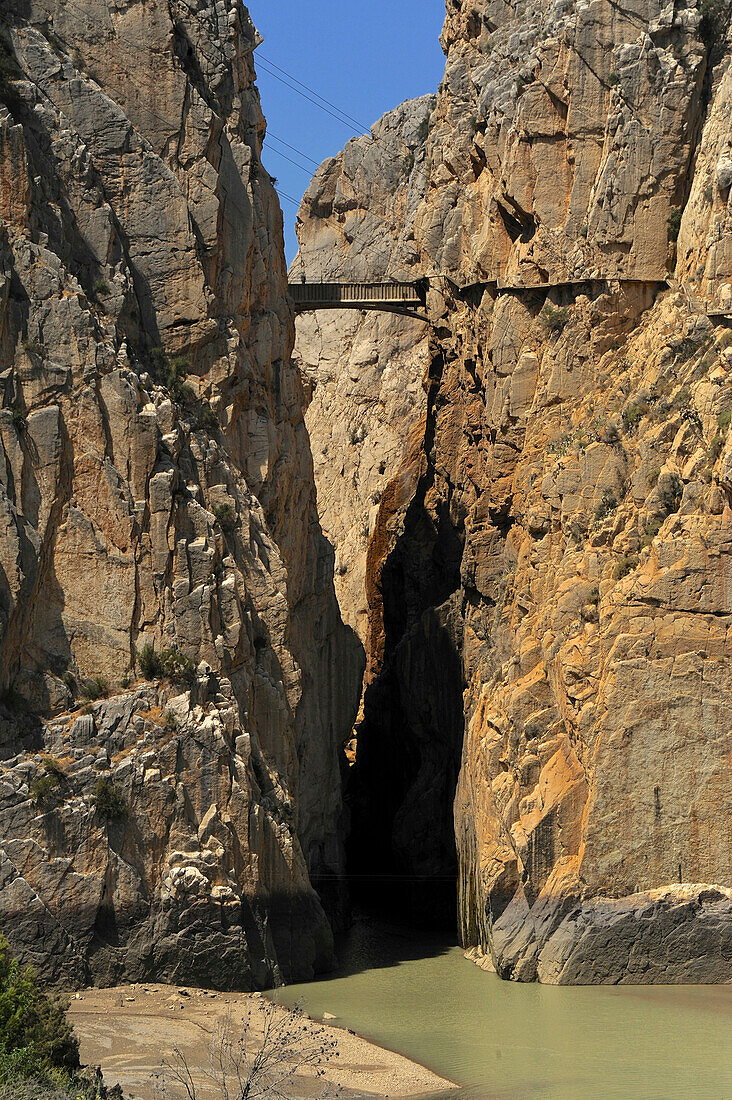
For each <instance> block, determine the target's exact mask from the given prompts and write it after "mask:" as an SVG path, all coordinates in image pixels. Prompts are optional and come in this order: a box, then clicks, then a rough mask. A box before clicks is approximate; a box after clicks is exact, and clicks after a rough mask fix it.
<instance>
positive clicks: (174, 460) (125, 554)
mask: <svg viewBox="0 0 732 1100" xmlns="http://www.w3.org/2000/svg"><path fill="white" fill-rule="evenodd" d="M0 31H1V32H2V41H1V44H0V80H1V81H2V83H1V85H0V101H1V103H2V106H0V219H2V220H1V221H0V230H1V235H0V347H1V348H2V353H1V358H2V370H3V374H2V405H3V411H1V412H0V437H1V441H2V444H1V445H2V455H3V462H2V464H1V469H2V473H1V474H0V481H1V482H2V492H1V493H0V507H1V508H2V514H3V521H2V535H0V561H1V562H2V577H1V578H0V670H1V674H2V684H3V687H4V689H5V690H4V696H3V700H4V703H3V715H4V717H3V721H2V745H3V750H4V751H3V755H4V756H5V757H7V758H8V760H7V762H6V766H5V774H4V776H3V783H4V787H3V809H2V826H1V829H0V832H1V836H2V850H3V889H2V891H0V925H1V926H2V929H3V931H4V932H5V933H6V934H7V935H8V936H9V937H10V939H11V941H12V945H13V948H14V950H15V951H16V952H17V953H18V954H19V955H20V956H21V957H23V958H31V959H32V960H33V961H34V963H35V964H36V965H37V966H38V968H39V969H40V970H41V971H42V972H43V973H44V974H47V975H49V976H51V977H54V978H58V979H63V980H64V981H67V982H68V981H74V982H82V981H92V980H94V981H119V980H124V979H126V978H129V977H131V976H133V975H134V976H136V977H137V978H141V977H143V976H148V977H151V978H152V977H154V976H159V977H169V978H174V980H176V981H185V980H190V981H203V980H204V979H205V980H206V981H207V982H209V983H211V984H213V985H219V986H227V987H233V986H243V987H248V986H251V985H262V984H265V983H268V982H272V981H276V980H279V979H282V978H285V979H292V978H294V977H297V976H300V977H305V976H309V975H312V974H313V973H314V972H315V971H316V970H317V969H322V968H323V967H324V966H326V965H327V964H328V963H329V961H330V957H331V955H330V952H331V941H330V929H329V927H328V923H327V921H326V918H325V915H324V912H323V909H322V907H321V905H320V902H319V900H318V898H317V896H316V894H315V893H314V891H313V889H312V887H311V885H310V882H309V879H308V870H310V872H311V873H312V874H313V875H320V876H322V877H324V878H327V879H328V880H332V879H333V878H334V877H336V878H337V876H338V874H339V873H340V870H341V849H342V841H341V837H340V815H341V802H340V786H339V761H338V751H339V745H340V741H341V740H342V739H343V736H344V731H347V730H348V729H349V728H350V726H351V723H352V719H353V714H354V712H355V706H356V704H357V685H358V682H359V679H360V671H361V670H360V659H361V658H360V654H359V649H358V646H357V644H355V642H352V640H351V633H350V631H348V630H347V629H346V628H345V627H344V626H343V624H342V622H341V619H340V615H339V612H338V607H337V604H336V602H335V599H334V595H333V586H332V551H331V550H330V547H329V545H328V544H327V542H326V541H325V540H324V539H323V537H322V535H321V532H320V528H319V525H318V521H317V516H316V513H315V495H314V484H313V475H312V460H311V456H310V449H309V444H308V438H307V431H306V427H305V424H304V420H303V397H302V389H301V384H300V377H299V373H298V371H297V370H296V369H295V368H294V367H293V365H292V363H291V362H290V353H291V348H292V343H293V338H294V328H293V318H292V313H291V307H290V304H289V302H288V298H287V291H286V271H285V266H284V254H283V246H282V217H281V213H280V209H279V206H278V203H277V199H276V196H275V193H274V190H273V188H272V185H271V181H270V179H269V177H268V176H267V174H266V172H265V171H264V170H263V168H262V166H261V162H260V156H259V154H260V150H261V143H262V140H263V137H264V131H265V123H264V119H263V116H262V113H261V110H260V105H259V96H258V93H257V89H256V86H255V83H254V78H255V74H254V64H253V50H254V48H255V47H256V45H257V42H258V38H257V33H256V31H255V30H254V27H253V26H252V24H251V22H250V20H249V16H248V13H247V12H246V9H243V8H242V7H241V6H240V5H239V4H237V3H235V2H234V0H223V2H222V0H204V2H202V3H199V4H197V5H193V6H191V5H189V4H187V3H184V2H177V0H175V2H173V3H162V2H158V0H154V2H152V3H150V2H148V3H144V4H143V3H129V4H124V5H118V6H116V7H113V8H112V9H110V7H109V5H107V4H106V3H101V2H99V3H97V2H92V3H87V4H85V5H83V7H82V6H80V5H78V4H72V3H60V2H59V3H51V4H48V3H40V2H38V3H36V2H35V0H32V2H30V3H26V2H25V0H23V2H22V3H21V2H20V0H18V2H15V0H13V2H11V3H9V4H6V5H5V6H4V8H3V16H2V26H1V27H0ZM141 654H146V657H144V658H142V659H141ZM144 677H150V678H152V679H153V680H156V681H157V680H160V679H161V678H162V679H163V681H166V679H167V680H170V681H171V684H172V685H173V686H170V685H169V686H167V687H166V686H165V683H164V684H163V686H162V687H158V688H154V689H153V688H152V687H137V686H136V681H139V680H140V679H142V678H144ZM333 678H337V679H338V681H339V683H340V685H341V690H340V691H339V692H338V693H334V692H330V691H327V690H324V685H325V684H327V682H328V681H330V680H331V679H333ZM176 681H178V686H177V687H175V686H174V685H175V682H176ZM181 682H182V684H181ZM186 685H187V691H186V694H185V695H184V696H182V695H181V694H180V693H181V691H182V689H183V688H185V687H186ZM107 691H112V692H115V693H117V694H115V700H114V702H110V703H108V704H107V703H97V704H95V705H94V707H93V708H92V710H91V712H90V713H88V714H85V715H82V716H80V717H79V716H78V715H79V703H80V701H81V699H82V698H83V697H84V696H86V697H90V698H94V697H95V696H96V697H98V696H103V695H105V694H106V693H107ZM119 693H121V694H119ZM166 708H170V709H172V715H171V716H170V718H169V719H168V717H167V716H166ZM25 712H30V714H29V713H25ZM49 716H50V717H52V718H53V720H52V721H51V722H50V724H49V722H48V718H49ZM20 748H24V749H26V750H28V752H29V753H31V754H32V753H33V751H34V750H35V752H36V755H25V756H20V757H18V756H17V753H18V750H19V749H20ZM39 751H40V752H41V755H38V752H39ZM44 754H45V756H44ZM48 754H51V755H52V756H53V760H54V761H55V762H52V763H50V764H49V763H48V760H47V759H46V758H47V756H48ZM44 760H46V762H45V763H44ZM49 767H50V768H51V772H48V768H49ZM57 773H58V774H57ZM108 773H109V774H111V776H112V782H113V783H114V784H116V786H117V787H118V788H119V795H120V798H121V799H122V801H123V803H124V806H125V811H124V814H123V815H121V816H119V817H118V818H116V819H115V820H114V821H112V822H110V821H107V820H105V818H104V814H103V812H102V810H101V809H100V808H99V806H98V805H97V804H96V801H95V798H96V796H95V794H94V791H95V790H96V789H97V788H96V786H95V784H96V780H97V776H98V775H101V776H105V775H107V774H108ZM60 774H62V775H63V779H59V782H58V784H55V785H54V793H53V797H52V798H51V800H50V804H46V803H45V802H44V796H43V792H44V790H45V791H46V794H48V791H47V789H46V788H47V787H48V782H49V780H48V776H49V775H50V776H51V777H53V776H54V775H56V776H57V778H58V775H60ZM50 782H53V778H51V780H50ZM115 789H116V788H115ZM21 914H22V919H21Z"/></svg>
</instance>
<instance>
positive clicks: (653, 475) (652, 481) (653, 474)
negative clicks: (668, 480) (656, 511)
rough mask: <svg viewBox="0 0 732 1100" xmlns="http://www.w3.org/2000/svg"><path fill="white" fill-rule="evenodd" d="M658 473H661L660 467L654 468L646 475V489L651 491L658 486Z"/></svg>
mask: <svg viewBox="0 0 732 1100" xmlns="http://www.w3.org/2000/svg"><path fill="white" fill-rule="evenodd" d="M660 473H661V467H660V466H654V467H653V469H652V470H650V471H649V474H648V477H647V478H646V481H647V482H648V487H649V488H650V489H653V488H654V487H655V486H656V485H658V478H659V475H660Z"/></svg>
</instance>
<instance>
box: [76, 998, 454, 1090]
mask: <svg viewBox="0 0 732 1100" xmlns="http://www.w3.org/2000/svg"><path fill="white" fill-rule="evenodd" d="M267 1003H268V1002H267V1001H266V999H265V998H263V997H262V996H261V995H260V994H256V993H255V994H250V993H216V992H209V991H207V990H201V989H183V988H180V987H178V988H176V987H173V986H165V985H155V984H152V983H151V984H145V985H128V986H117V987H114V988H111V989H85V990H82V991H81V992H79V993H77V994H73V995H72V1001H71V1009H70V1013H69V1015H70V1017H71V1019H72V1021H73V1024H74V1028H75V1029H76V1033H77V1035H78V1036H79V1038H80V1040H81V1057H82V1061H83V1062H85V1063H87V1064H94V1065H100V1066H101V1067H102V1070H103V1071H104V1078H105V1081H106V1082H107V1084H109V1085H113V1084H116V1083H117V1082H119V1083H120V1084H121V1085H122V1087H123V1089H124V1092H125V1097H126V1098H129V1100H155V1095H156V1094H155V1078H154V1076H153V1075H154V1074H155V1073H156V1072H159V1071H160V1066H161V1062H162V1060H163V1059H168V1060H169V1059H170V1058H171V1057H172V1054H173V1048H174V1047H177V1048H178V1049H179V1050H181V1051H182V1052H183V1053H184V1054H185V1057H186V1060H187V1062H188V1064H189V1066H190V1067H191V1069H192V1071H193V1075H194V1078H195V1080H196V1085H197V1097H198V1100H220V1097H221V1093H220V1092H219V1091H218V1090H217V1089H216V1088H215V1087H214V1086H213V1085H211V1084H210V1083H208V1082H207V1081H206V1080H205V1078H204V1076H203V1074H202V1072H201V1071H202V1069H203V1067H205V1066H207V1065H208V1059H209V1050H210V1045H211V1040H212V1038H213V1036H214V1035H215V1034H216V1032H217V1030H218V1029H219V1028H220V1026H221V1024H222V1022H223V1021H224V1020H225V1019H226V1017H227V1016H230V1018H231V1022H232V1025H233V1029H234V1031H235V1032H236V1031H237V1028H241V1027H242V1026H243V1023H244V1021H245V1020H246V1019H251V1026H252V1027H253V1028H255V1029H258V1028H260V1027H261V1026H262V1024H263V1022H264V1017H265V1013H266V1011H267V1008H266V1006H267ZM277 1011H278V1012H285V1011H286V1010H284V1009H277ZM250 1013H251V1016H250ZM305 1027H306V1029H307V1031H308V1034H311V1035H313V1036H315V1035H316V1033H317V1031H318V1029H322V1028H325V1035H324V1037H327V1038H328V1039H333V1040H334V1041H335V1043H336V1047H335V1049H334V1050H333V1052H332V1056H329V1058H328V1060H327V1062H326V1063H325V1064H324V1066H323V1067H322V1068H323V1069H324V1070H325V1073H324V1076H323V1077H320V1078H315V1077H313V1076H312V1074H311V1073H308V1072H307V1071H306V1072H305V1074H303V1075H300V1076H298V1077H297V1079H296V1081H295V1082H294V1084H293V1087H292V1088H291V1090H290V1091H291V1093H292V1095H293V1096H302V1097H314V1096H318V1095H320V1093H321V1092H322V1091H323V1089H324V1088H325V1089H328V1088H329V1087H332V1086H340V1089H341V1093H340V1095H342V1096H349V1095H350V1096H354V1095H359V1096H366V1095H371V1096H389V1097H394V1096H409V1095H415V1094H420V1093H427V1092H435V1091H438V1090H443V1089H446V1088H450V1082H449V1081H445V1080H444V1079H443V1078H441V1077H438V1076H437V1075H436V1074H434V1073H432V1072H430V1070H428V1069H425V1068H424V1067H423V1066H420V1065H417V1063H415V1062H411V1061H410V1060H409V1059H408V1058H404V1057H402V1055H400V1054H395V1053H394V1052H393V1051H390V1050H384V1049H383V1048H382V1047H378V1046H375V1045H374V1044H373V1043H370V1042H368V1041H367V1040H365V1039H361V1038H360V1037H359V1036H358V1035H354V1034H352V1033H351V1032H349V1031H347V1030H345V1029H344V1028H340V1027H338V1026H337V1020H335V1021H331V1022H329V1023H327V1024H322V1023H320V1021H309V1020H306V1021H305ZM336 1050H337V1056H336ZM169 1082H170V1079H169ZM176 1095H177V1093H176V1091H175V1089H174V1088H172V1087H171V1084H170V1083H168V1091H167V1100H173V1098H174V1097H175V1096H176Z"/></svg>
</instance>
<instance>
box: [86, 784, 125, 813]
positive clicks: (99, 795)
mask: <svg viewBox="0 0 732 1100" xmlns="http://www.w3.org/2000/svg"><path fill="white" fill-rule="evenodd" d="M92 803H93V805H94V809H95V810H96V811H97V813H98V814H99V816H100V817H103V818H104V819H105V821H120V820H121V819H122V818H124V817H127V803H126V802H125V800H124V796H123V794H122V792H121V791H120V789H119V787H118V786H117V784H116V783H115V782H114V780H112V779H110V778H109V776H106V775H100V777H99V779H97V781H96V783H95V784H94V790H93V792H92Z"/></svg>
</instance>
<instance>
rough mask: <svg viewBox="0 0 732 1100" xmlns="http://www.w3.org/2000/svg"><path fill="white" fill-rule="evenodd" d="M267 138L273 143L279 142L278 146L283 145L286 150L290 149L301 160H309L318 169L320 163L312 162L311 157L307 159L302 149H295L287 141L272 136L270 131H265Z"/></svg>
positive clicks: (275, 135) (274, 135)
mask: <svg viewBox="0 0 732 1100" xmlns="http://www.w3.org/2000/svg"><path fill="white" fill-rule="evenodd" d="M267 137H268V138H272V139H273V141H277V142H279V144H280V145H284V146H285V147H286V148H287V149H291V150H292V152H293V153H297V155H298V156H299V157H302V158H303V160H309V161H310V163H311V164H314V165H315V167H316V168H320V163H319V162H318V161H317V160H314V159H313V157H309V156H308V155H307V153H303V151H302V149H297V148H296V147H295V146H294V145H290V143H289V141H283V140H282V138H281V137H277V134H273V133H272V131H271V130H268V131H267Z"/></svg>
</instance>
